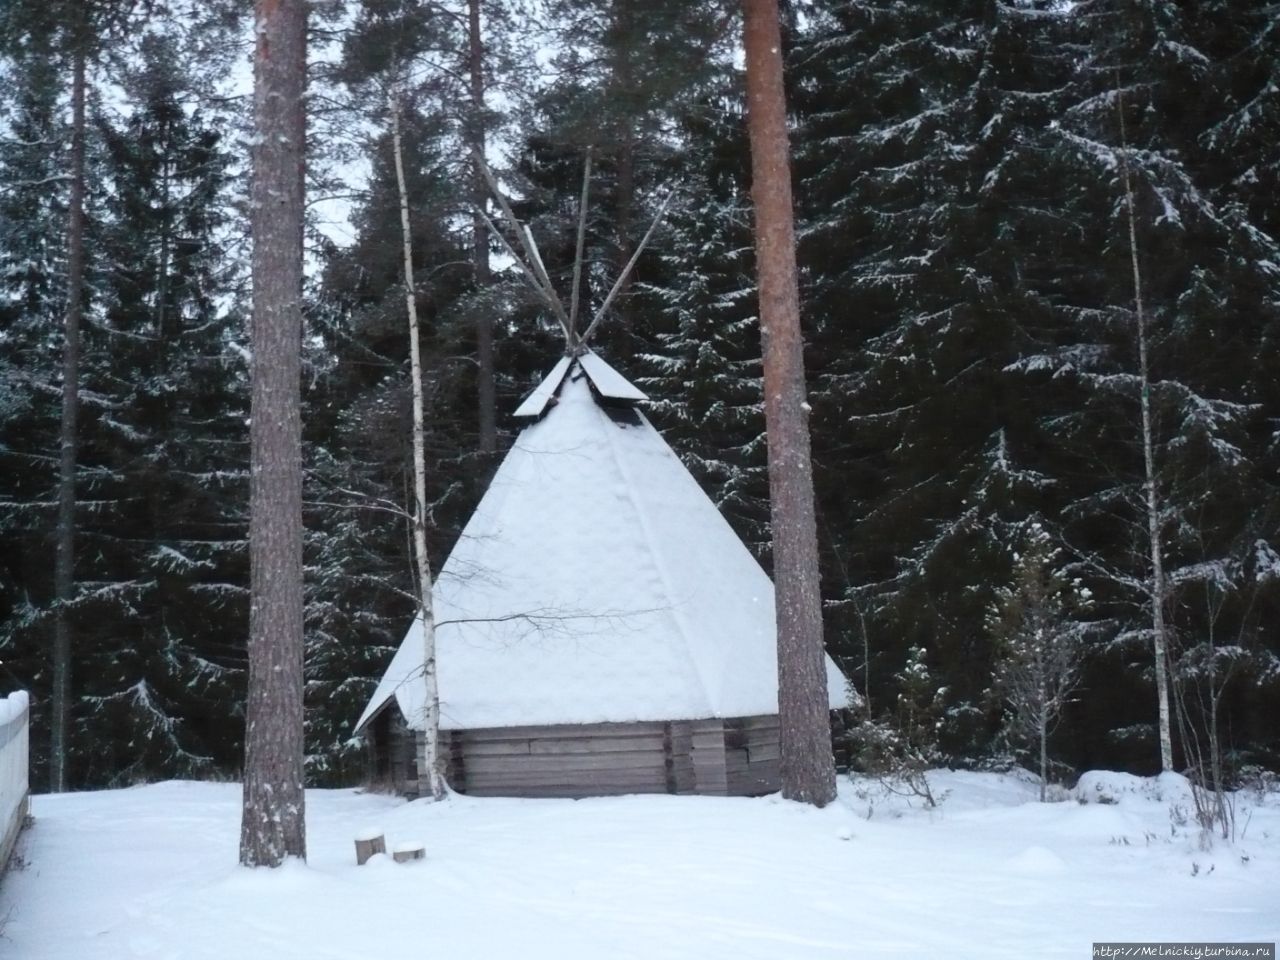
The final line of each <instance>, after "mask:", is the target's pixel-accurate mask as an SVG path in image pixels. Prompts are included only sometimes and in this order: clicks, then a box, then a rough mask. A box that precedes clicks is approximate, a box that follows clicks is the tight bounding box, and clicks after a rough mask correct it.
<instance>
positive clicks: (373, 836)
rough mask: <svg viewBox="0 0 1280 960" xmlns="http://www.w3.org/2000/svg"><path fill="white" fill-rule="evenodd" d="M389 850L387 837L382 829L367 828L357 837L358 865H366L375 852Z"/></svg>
mask: <svg viewBox="0 0 1280 960" xmlns="http://www.w3.org/2000/svg"><path fill="white" fill-rule="evenodd" d="M386 852H387V839H386V837H385V836H383V834H382V831H381V830H366V831H365V832H364V833H362V834H360V835H359V836H357V837H356V865H357V866H361V867H362V866H364V865H365V863H367V862H368V860H369V858H370V857H372V856H373V855H374V854H375V853H386Z"/></svg>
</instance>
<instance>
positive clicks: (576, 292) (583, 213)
mask: <svg viewBox="0 0 1280 960" xmlns="http://www.w3.org/2000/svg"><path fill="white" fill-rule="evenodd" d="M590 191H591V148H590V147H588V148H587V156H586V159H584V160H583V162H582V197H581V198H580V199H579V201H578V242H577V245H576V246H575V247H574V248H573V293H572V294H571V295H570V299H569V340H570V345H571V346H577V344H576V343H573V342H572V341H573V338H574V337H576V336H577V335H578V302H579V299H580V298H581V294H582V256H583V249H584V247H585V246H586V241H587V200H588V198H589V196H590Z"/></svg>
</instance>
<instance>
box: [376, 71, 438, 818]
mask: <svg viewBox="0 0 1280 960" xmlns="http://www.w3.org/2000/svg"><path fill="white" fill-rule="evenodd" d="M389 99H390V105H391V140H392V145H393V148H394V152H395V163H396V186H397V187H398V189H399V191H400V230H401V233H402V234H403V238H404V300H405V309H406V312H407V313H408V316H409V368H410V371H411V377H412V379H413V500H414V504H413V555H414V561H415V563H416V565H417V568H418V569H417V573H418V601H419V606H418V618H419V620H420V621H421V623H422V681H423V686H424V688H425V691H426V701H425V703H424V706H423V709H422V714H423V716H422V724H423V730H422V740H423V767H424V769H422V770H420V771H418V779H419V782H420V783H423V784H424V785H425V786H426V789H427V791H428V792H429V793H430V794H431V797H432V799H434V800H441V799H443V798H444V795H445V783H444V776H443V774H442V773H441V771H440V757H439V753H440V751H439V743H440V690H439V686H438V683H437V678H436V622H435V614H434V611H433V610H432V607H431V586H432V576H431V559H430V557H429V556H428V555H427V518H426V511H427V459H426V451H425V443H424V440H423V426H422V421H423V413H422V359H421V356H420V354H419V346H418V302H417V292H416V287H415V285H414V282H413V235H412V233H411V232H410V229H409V191H408V188H407V187H406V186H405V178H404V156H403V151H402V150H401V145H400V97H399V92H398V90H397V89H395V88H392V90H391V94H390V97H389Z"/></svg>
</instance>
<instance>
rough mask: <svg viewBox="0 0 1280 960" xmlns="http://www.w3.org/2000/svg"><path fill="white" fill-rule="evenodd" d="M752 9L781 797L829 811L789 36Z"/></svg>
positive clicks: (750, 3) (758, 4) (756, 0)
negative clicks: (786, 54) (785, 75)
mask: <svg viewBox="0 0 1280 960" xmlns="http://www.w3.org/2000/svg"><path fill="white" fill-rule="evenodd" d="M743 7H744V11H745V15H746V24H745V30H744V37H745V46H746V64H747V123H748V132H749V134H750V138H751V175H752V182H751V198H752V201H753V203H754V205H755V232H756V272H757V276H758V279H759V285H760V332H761V339H762V344H763V349H764V393H765V425H766V432H767V436H768V447H769V499H770V504H771V508H772V522H773V569H774V583H775V586H776V592H777V622H778V719H779V725H780V736H781V752H782V795H783V796H784V797H786V798H788V799H790V800H801V801H804V802H806V803H812V804H814V805H815V806H819V807H821V806H824V805H826V804H827V803H829V802H830V801H832V800H834V799H835V795H836V773H835V761H834V758H833V757H832V754H831V720H830V715H829V709H828V701H827V677H826V665H825V663H824V660H823V646H822V600H821V596H820V593H819V574H818V534H817V525H816V523H815V520H814V504H813V464H812V461H811V458H810V452H809V423H808V416H807V411H808V404H807V403H806V401H805V384H804V351H803V342H802V340H801V336H800V299H799V293H798V291H797V281H796V256H795V226H794V223H793V219H792V218H793V213H792V201H791V165H790V164H791V161H790V151H789V147H788V143H787V111H786V95H785V93H784V90H783V86H782V40H781V36H780V30H779V25H778V4H777V0H744V2H743Z"/></svg>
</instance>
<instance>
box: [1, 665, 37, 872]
mask: <svg viewBox="0 0 1280 960" xmlns="http://www.w3.org/2000/svg"><path fill="white" fill-rule="evenodd" d="M30 729H31V707H30V703H29V701H28V699H27V695H26V693H24V692H22V691H21V690H20V691H18V692H17V693H11V694H9V696H7V697H4V698H0V873H4V869H5V867H6V866H7V865H8V863H9V855H10V854H11V853H13V845H14V843H16V842H17V839H18V831H19V830H21V829H22V822H23V820H25V819H26V816H27V806H28V802H29V801H28V790H29V785H28V783H27V764H28V759H29V756H30V753H29V750H30V744H29V739H30Z"/></svg>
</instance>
